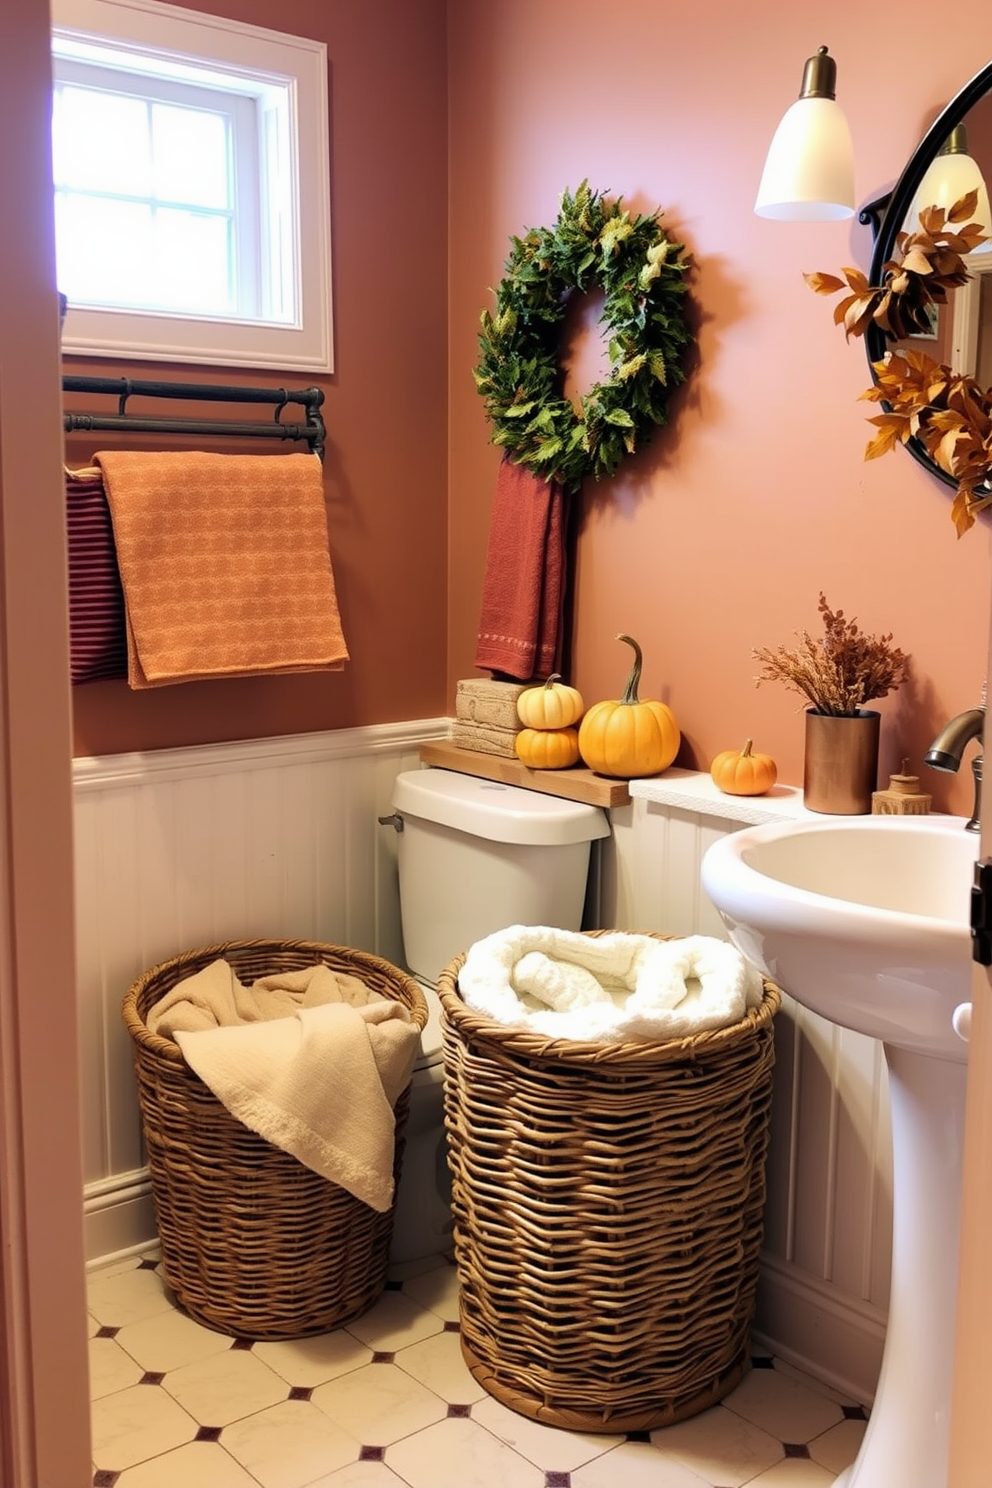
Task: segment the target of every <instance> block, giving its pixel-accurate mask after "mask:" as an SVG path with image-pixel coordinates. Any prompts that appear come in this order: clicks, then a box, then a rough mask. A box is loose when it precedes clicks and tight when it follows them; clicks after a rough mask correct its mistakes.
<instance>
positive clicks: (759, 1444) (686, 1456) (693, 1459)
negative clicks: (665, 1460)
mask: <svg viewBox="0 0 992 1488" xmlns="http://www.w3.org/2000/svg"><path fill="white" fill-rule="evenodd" d="M651 1441H652V1443H653V1445H654V1446H655V1447H657V1449H658V1450H659V1451H660V1452H662V1453H663V1454H664V1456H666V1457H671V1458H674V1459H675V1460H676V1461H678V1462H681V1463H682V1464H683V1466H684V1467H688V1468H689V1469H690V1470H691V1471H692V1472H694V1473H697V1474H698V1475H699V1477H701V1478H702V1479H703V1481H704V1482H706V1483H719V1484H720V1485H721V1488H740V1485H741V1484H743V1483H747V1482H749V1481H750V1479H751V1478H753V1477H754V1475H755V1474H756V1473H759V1472H763V1471H764V1469H765V1468H768V1467H771V1466H772V1464H773V1463H775V1462H777V1461H778V1460H779V1458H780V1457H781V1456H782V1443H781V1442H780V1441H776V1440H775V1438H774V1437H772V1436H769V1435H768V1433H767V1432H766V1431H762V1429H761V1427H760V1426H755V1425H754V1423H753V1422H751V1421H746V1420H745V1419H744V1417H743V1416H738V1415H735V1414H734V1412H733V1411H729V1410H725V1409H724V1407H723V1406H722V1405H717V1406H714V1407H713V1409H712V1410H708V1411H704V1412H703V1413H702V1414H701V1415H698V1416H693V1417H692V1418H691V1419H690V1420H688V1421H680V1422H679V1423H678V1425H676V1426H667V1427H665V1429H664V1430H661V1431H652V1433H651Z"/></svg>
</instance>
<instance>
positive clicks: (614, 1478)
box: [570, 1442, 709, 1488]
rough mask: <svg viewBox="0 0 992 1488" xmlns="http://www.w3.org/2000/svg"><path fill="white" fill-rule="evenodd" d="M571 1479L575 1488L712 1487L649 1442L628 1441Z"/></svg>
mask: <svg viewBox="0 0 992 1488" xmlns="http://www.w3.org/2000/svg"><path fill="white" fill-rule="evenodd" d="M570 1478H571V1488H709V1483H708V1481H707V1480H706V1479H705V1478H700V1477H697V1476H696V1474H695V1473H694V1472H690V1470H689V1468H687V1467H683V1466H682V1463H681V1462H673V1461H672V1460H671V1458H669V1457H663V1456H662V1454H661V1453H660V1452H658V1451H656V1450H655V1448H654V1447H653V1446H651V1445H650V1443H649V1442H624V1443H623V1445H622V1446H619V1447H614V1448H613V1451H612V1452H607V1453H606V1455H605V1456H603V1457H597V1458H596V1460H595V1462H587V1463H586V1464H585V1466H584V1467H580V1468H578V1470H577V1471H576V1472H573V1473H571V1474H570Z"/></svg>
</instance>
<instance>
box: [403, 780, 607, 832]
mask: <svg viewBox="0 0 992 1488" xmlns="http://www.w3.org/2000/svg"><path fill="white" fill-rule="evenodd" d="M392 799H393V810H394V811H397V812H399V814H400V815H401V816H410V817H418V818H420V819H421V820H422V821H430V822H437V823H439V824H440V825H441V826H445V827H452V828H454V829H455V831H458V832H465V833H466V834H467V835H469V836H472V837H482V838H485V839H486V841H489V842H512V843H522V844H530V845H534V846H536V845H543V846H559V847H561V846H566V845H567V844H569V843H573V842H590V841H592V840H593V838H596V837H608V836H609V835H610V826H609V822H608V821H607V819H606V814H605V812H604V811H602V810H601V808H600V807H599V806H587V805H586V804H585V803H584V802H582V801H566V800H563V799H562V798H561V797H560V796H548V795H545V793H544V792H543V791H532V790H523V789H522V788H521V787H520V786H517V785H504V784H503V783H502V782H501V781H498V780H483V779H481V778H479V777H478V776H475V775H461V774H459V773H458V772H457V771H455V770H441V769H433V768H432V769H426V770H405V771H404V772H403V773H402V774H400V775H397V777H396V781H395V783H394V786H393V798H392Z"/></svg>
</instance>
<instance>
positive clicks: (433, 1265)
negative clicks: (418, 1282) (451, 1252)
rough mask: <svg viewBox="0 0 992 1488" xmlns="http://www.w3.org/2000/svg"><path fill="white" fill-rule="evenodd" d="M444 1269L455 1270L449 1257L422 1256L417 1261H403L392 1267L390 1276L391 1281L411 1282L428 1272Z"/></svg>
mask: <svg viewBox="0 0 992 1488" xmlns="http://www.w3.org/2000/svg"><path fill="white" fill-rule="evenodd" d="M442 1269H448V1270H454V1266H453V1264H452V1262H451V1261H450V1260H449V1259H448V1257H447V1256H443V1255H433V1256H420V1257H418V1259H417V1260H415V1261H401V1262H400V1263H399V1265H390V1267H389V1273H388V1274H389V1280H390V1281H409V1280H410V1279H411V1277H414V1276H423V1275H425V1273H426V1272H428V1271H440V1270H442Z"/></svg>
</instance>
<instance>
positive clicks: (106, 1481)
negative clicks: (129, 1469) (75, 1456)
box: [93, 1467, 120, 1488]
mask: <svg viewBox="0 0 992 1488" xmlns="http://www.w3.org/2000/svg"><path fill="white" fill-rule="evenodd" d="M119 1477H120V1473H119V1472H108V1470H107V1469H106V1468H105V1467H101V1468H100V1469H98V1471H97V1472H95V1473H94V1474H93V1488H114V1484H115V1483H116V1482H117V1479H118V1478H119Z"/></svg>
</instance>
